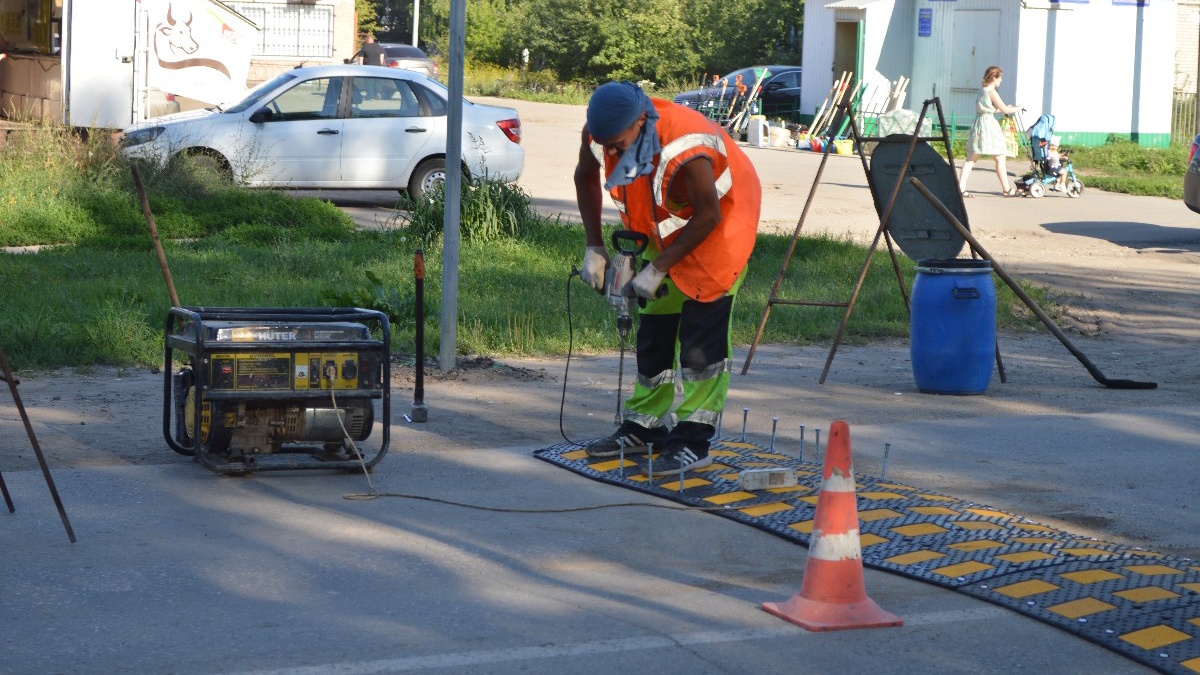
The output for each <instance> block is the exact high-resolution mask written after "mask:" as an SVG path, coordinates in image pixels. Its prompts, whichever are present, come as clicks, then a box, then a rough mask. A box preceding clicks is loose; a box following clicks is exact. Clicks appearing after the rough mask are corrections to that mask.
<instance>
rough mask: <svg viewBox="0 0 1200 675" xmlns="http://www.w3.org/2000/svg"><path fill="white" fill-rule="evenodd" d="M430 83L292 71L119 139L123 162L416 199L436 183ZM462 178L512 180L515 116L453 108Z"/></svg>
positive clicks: (438, 132)
mask: <svg viewBox="0 0 1200 675" xmlns="http://www.w3.org/2000/svg"><path fill="white" fill-rule="evenodd" d="M448 97H449V94H448V92H447V90H446V88H445V86H443V85H442V84H441V83H440V82H438V81H436V80H432V79H430V78H428V77H426V76H424V75H420V74H418V73H415V72H412V71H408V70H402V69H397V68H386V67H382V66H355V65H332V66H314V67H308V68H295V69H292V70H288V71H285V72H283V73H281V74H280V75H279V76H278V77H276V78H275V79H273V80H269V81H267V82H264V83H262V84H260V85H259V86H258V87H256V88H255V89H253V90H251V91H250V92H249V93H248V94H247V95H246V97H245V98H243V99H242V100H241V101H238V102H236V103H234V104H231V105H229V106H228V107H224V106H217V107H215V108H209V109H207V110H197V111H191V112H184V113H179V114H177V115H168V116H166V117H160V118H156V119H151V120H147V121H146V122H143V123H142V124H139V125H137V126H135V127H131V128H129V129H127V130H125V133H124V134H123V136H122V139H121V147H122V149H123V152H124V153H125V154H126V155H127V156H131V157H141V158H149V159H153V160H156V161H159V162H166V161H167V160H169V159H170V158H172V157H174V156H176V155H180V154H187V155H198V156H201V157H204V158H206V159H208V160H210V161H211V162H213V163H215V164H216V165H217V168H218V169H220V170H221V171H222V172H224V173H226V174H227V175H229V176H230V177H232V178H233V179H234V180H237V181H239V182H241V183H244V184H246V185H252V186H260V187H293V188H340V189H346V188H364V189H367V188H369V189H383V188H394V189H397V190H407V191H408V193H409V194H410V195H411V196H413V197H419V196H421V195H422V194H423V193H425V192H426V191H427V190H429V189H430V188H431V187H433V186H435V185H437V184H438V183H439V182H442V181H444V180H445V173H446V169H445V167H446V133H447V99H448ZM462 130H463V142H462V158H463V167H462V168H463V170H464V171H465V172H466V175H467V176H468V177H470V176H487V177H489V178H491V179H494V180H500V181H515V180H517V179H518V178H519V177H520V176H521V171H522V170H523V169H524V167H525V151H524V149H522V147H521V145H520V143H521V119H520V118H519V117H518V116H517V111H516V110H514V109H512V108H504V107H500V106H490V105H480V104H476V103H472V102H470V101H467V100H465V99H464V101H463V129H462Z"/></svg>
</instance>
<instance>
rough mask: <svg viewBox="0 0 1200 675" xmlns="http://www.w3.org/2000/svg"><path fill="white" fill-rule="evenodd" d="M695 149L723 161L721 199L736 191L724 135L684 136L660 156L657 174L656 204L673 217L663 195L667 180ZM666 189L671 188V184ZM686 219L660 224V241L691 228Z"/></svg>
mask: <svg viewBox="0 0 1200 675" xmlns="http://www.w3.org/2000/svg"><path fill="white" fill-rule="evenodd" d="M695 148H709V149H711V150H715V151H716V152H717V154H718V155H720V157H721V163H722V164H724V165H725V167H724V171H722V172H721V175H720V176H718V177H717V178H716V181H715V182H716V187H717V199H721V198H722V197H724V196H725V195H726V193H728V192H729V191H730V190H731V189H732V188H733V173H732V172H731V171H730V170H729V164H728V153H726V151H725V141H724V139H722V138H721V136H720V134H705V133H690V134H684V135H682V136H680V137H679V138H676V139H675V140H673V141H671V142H670V143H667V144H666V145H665V146H664V147H663V149H662V153H661V154H660V155H659V160H658V168H657V169H656V170H655V172H654V181H653V183H652V185H653V193H654V204H655V205H656V206H658V207H660V208H662V209H663V210H665V211H667V212H668V213H670V209H668V208H666V205H665V203H664V202H665V197H664V195H663V192H664V185H663V183H664V182H665V181H666V180H667V171H668V170H669V169H670V170H671V171H672V175H674V171H675V170H677V169H678V167H672V163H673V162H674V161H675V160H676V159H677V158H679V157H680V156H681V155H683V154H684V153H685V152H688V151H690V150H693V149H695ZM665 187H670V186H669V184H668V185H667V186H665ZM687 223H688V221H687V219H686V218H680V217H679V216H676V215H675V214H673V213H671V214H670V217H668V218H667V219H666V220H663V221H662V222H660V223H658V236H659V238H660V239H666V238H667V237H669V236H670V235H672V234H674V233H675V232H676V231H677V230H679V229H680V228H682V227H683V226H684V225H687Z"/></svg>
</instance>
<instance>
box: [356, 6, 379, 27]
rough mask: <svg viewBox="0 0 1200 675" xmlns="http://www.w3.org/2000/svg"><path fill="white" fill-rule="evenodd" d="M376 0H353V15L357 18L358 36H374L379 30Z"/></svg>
mask: <svg viewBox="0 0 1200 675" xmlns="http://www.w3.org/2000/svg"><path fill="white" fill-rule="evenodd" d="M377 5H378V0H354V14H355V16H356V17H358V34H359V35H374V34H375V32H376V31H378V30H379V24H378V23H377V22H376V20H377V19H378V18H379V11H378V6H377Z"/></svg>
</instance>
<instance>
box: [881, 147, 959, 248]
mask: <svg viewBox="0 0 1200 675" xmlns="http://www.w3.org/2000/svg"><path fill="white" fill-rule="evenodd" d="M911 142H912V136H910V135H907V134H892V135H891V136H888V137H887V138H885V139H883V140H882V141H879V143H878V144H877V145H876V146H875V150H874V151H873V152H872V153H871V189H872V192H873V196H874V198H875V208H876V210H877V211H878V212H879V214H880V215H883V210H884V209H886V208H887V203H888V199H890V198H891V196H892V190H894V189H895V188H896V181H897V180H898V179H900V178H904V181H903V183H902V184H901V186H900V193H899V194H898V195H897V196H896V205H895V206H894V207H892V214H891V216H890V217H889V218H888V223H887V227H888V231H889V232H890V233H891V235H892V239H894V240H895V241H896V245H897V246H899V247H900V250H901V251H903V252H904V254H905V255H907V256H908V257H909V258H912V259H913V260H947V259H952V258H954V257H955V256H957V255H958V254H959V252H960V251H962V248H963V244H964V243H965V240H964V239H963V236H962V235H961V234H959V233H958V230H956V229H954V226H953V225H951V224H950V223H949V222H948V221H947V220H946V218H945V217H944V216H942V214H941V213H938V211H937V209H935V208H934V206H933V204H930V203H929V201H928V200H927V199H925V197H923V196H921V193H919V192H917V189H916V188H914V187H913V186H912V185H911V184H910V183H909V182H908V180H907V179H908V177H909V176H916V177H917V179H918V180H920V181H921V183H922V184H924V185H925V187H926V188H928V189H929V191H930V192H932V193H933V194H934V196H936V197H937V198H938V199H939V200H940V201H941V202H942V203H943V204H945V205H946V208H947V209H949V210H950V213H953V214H954V217H955V218H958V220H959V222H961V223H963V224H964V225H966V224H967V214H966V211H965V209H963V203H962V197H961V196H960V195H959V193H958V179H957V178H956V177H955V175H954V168H953V167H951V166H950V164H949V163H947V162H946V160H945V159H943V158H942V156H941V155H939V154H937V152H935V151H934V149H933V148H932V147H930V146H929V144H928V143H926V142H925V141H917V145H916V147H915V148H913V156H912V161H910V162H909V165H908V170H907V171H905V172H904V175H903V176H901V175H900V174H901V170H900V165H901V164H903V163H904V156H905V155H906V154H908V146H909V143H911ZM968 227H969V226H968Z"/></svg>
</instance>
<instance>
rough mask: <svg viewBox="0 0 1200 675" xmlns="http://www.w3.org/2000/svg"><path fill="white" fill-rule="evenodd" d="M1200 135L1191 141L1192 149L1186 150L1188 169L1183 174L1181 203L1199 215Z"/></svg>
mask: <svg viewBox="0 0 1200 675" xmlns="http://www.w3.org/2000/svg"><path fill="white" fill-rule="evenodd" d="M1197 149H1200V135H1197V136H1196V137H1195V138H1193V139H1192V147H1191V149H1190V150H1188V167H1187V171H1186V172H1184V174H1183V203H1184V204H1187V207H1188V208H1189V209H1191V210H1193V211H1195V212H1196V213H1200V152H1196V150H1197Z"/></svg>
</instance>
